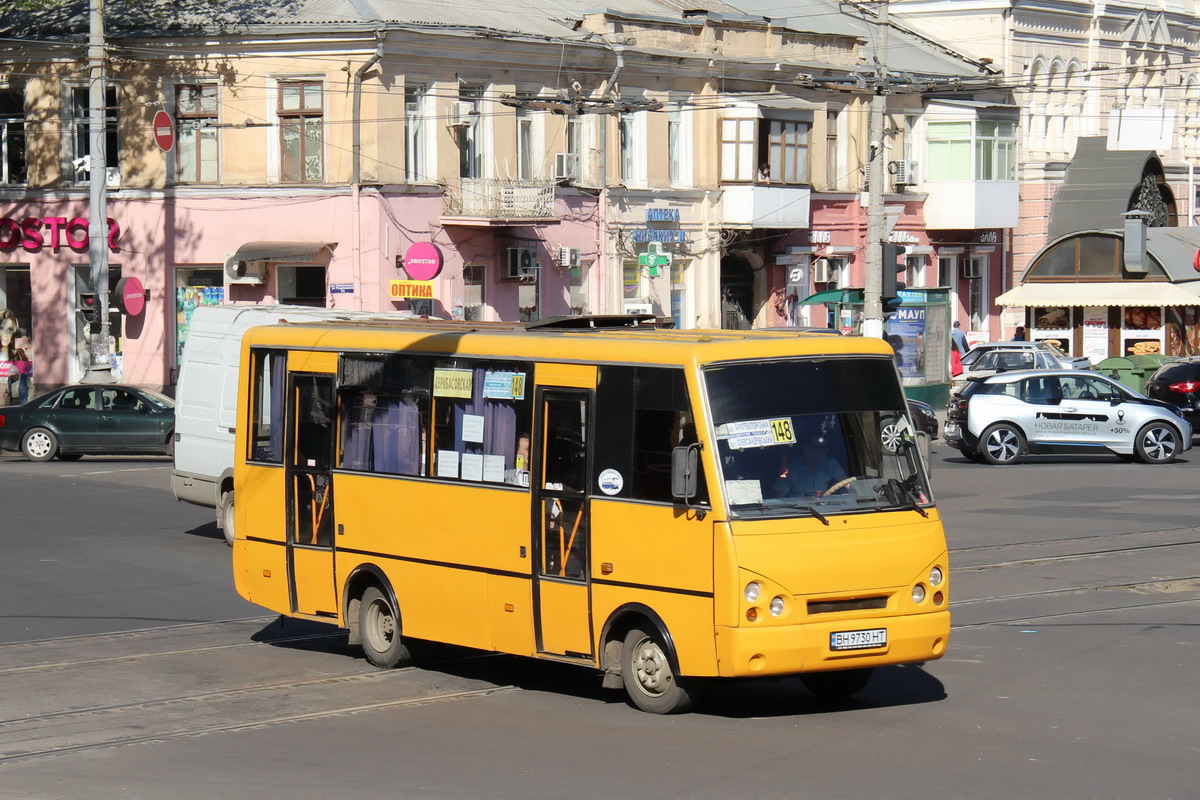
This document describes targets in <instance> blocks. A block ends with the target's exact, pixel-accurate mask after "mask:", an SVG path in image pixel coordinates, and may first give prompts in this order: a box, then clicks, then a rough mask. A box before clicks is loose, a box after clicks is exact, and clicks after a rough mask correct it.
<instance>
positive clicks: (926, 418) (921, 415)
mask: <svg viewBox="0 0 1200 800" xmlns="http://www.w3.org/2000/svg"><path fill="white" fill-rule="evenodd" d="M908 414H909V416H911V417H912V420H913V424H914V425H916V426H917V430H919V431H924V432H925V433H928V434H929V438H930V439H936V438H937V437H938V419H937V415H936V414H934V413H933V406H931V405H929V403H925V402H922V401H920V400H913V399H912V398H909V400H908Z"/></svg>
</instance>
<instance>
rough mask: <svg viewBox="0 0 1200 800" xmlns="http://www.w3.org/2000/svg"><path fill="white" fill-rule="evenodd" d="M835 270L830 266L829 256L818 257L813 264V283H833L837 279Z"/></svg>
mask: <svg viewBox="0 0 1200 800" xmlns="http://www.w3.org/2000/svg"><path fill="white" fill-rule="evenodd" d="M834 272H835V270H833V269H831V268H830V266H829V259H828V258H818V259H817V260H816V261H814V262H813V264H812V275H813V283H832V282H833V281H835V280H837V275H835V274H834Z"/></svg>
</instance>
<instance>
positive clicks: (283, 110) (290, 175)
mask: <svg viewBox="0 0 1200 800" xmlns="http://www.w3.org/2000/svg"><path fill="white" fill-rule="evenodd" d="M278 113H279V137H280V150H279V152H280V154H281V155H280V167H281V169H280V179H281V180H284V181H287V182H289V183H309V182H319V181H322V180H324V177H325V164H324V157H323V155H322V152H321V150H322V144H323V139H324V137H323V136H322V126H323V123H324V106H323V100H322V96H321V84H320V82H319V81H287V82H284V83H280V84H279V109H278Z"/></svg>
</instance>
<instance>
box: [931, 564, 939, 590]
mask: <svg viewBox="0 0 1200 800" xmlns="http://www.w3.org/2000/svg"><path fill="white" fill-rule="evenodd" d="M929 585H930V586H941V585H942V568H941V567H934V568H933V569H931V570H929Z"/></svg>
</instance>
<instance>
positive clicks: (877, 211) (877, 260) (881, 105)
mask: <svg viewBox="0 0 1200 800" xmlns="http://www.w3.org/2000/svg"><path fill="white" fill-rule="evenodd" d="M888 28H889V22H888V0H880V3H879V5H878V6H877V7H876V10H875V53H874V59H875V94H874V95H873V96H872V97H871V108H870V134H869V139H870V145H869V149H868V158H869V161H868V162H867V163H868V167H867V169H868V182H867V281H866V287H865V289H864V291H863V321H862V334H863V336H874V337H876V338H879V339H882V338H883V298H882V295H883V267H884V264H883V241H884V238H885V235H886V233H887V231H886V230H885V229H886V226H887V223H886V220H885V217H884V211H883V187H884V171H885V169H886V168H887V162H886V157H887V154H886V152H887V151H886V148H885V146H884V144H885V142H884V120H885V118H886V116H887V93H888V78H889V76H888V69H887V60H888V57H887V51H888Z"/></svg>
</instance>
